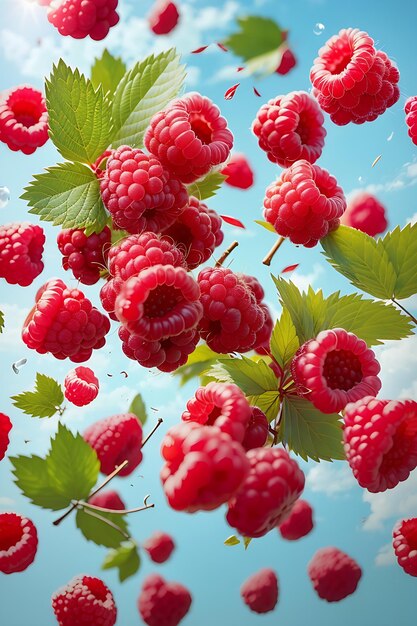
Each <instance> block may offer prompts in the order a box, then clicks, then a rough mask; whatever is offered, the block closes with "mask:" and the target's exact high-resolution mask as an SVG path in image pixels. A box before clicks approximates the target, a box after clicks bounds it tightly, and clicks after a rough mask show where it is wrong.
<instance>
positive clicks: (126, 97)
mask: <svg viewBox="0 0 417 626" xmlns="http://www.w3.org/2000/svg"><path fill="white" fill-rule="evenodd" d="M184 78H185V71H184V67H183V66H182V65H180V56H179V55H178V54H177V53H176V51H175V49H174V48H171V49H170V50H166V51H164V52H161V54H159V55H158V56H156V57H155V56H154V55H151V56H149V57H147V58H146V59H145V60H144V61H142V62H141V63H136V65H135V66H134V67H133V68H132V69H131V70H130V71H129V72H127V73H126V74H125V75H124V77H123V78H122V80H121V81H120V83H119V86H118V87H117V89H116V92H115V94H114V98H113V109H112V117H113V123H114V128H115V132H114V136H113V139H112V146H113V147H117V146H121V145H123V144H127V145H129V146H131V147H132V148H142V147H143V135H144V134H145V130H146V128H147V126H148V125H149V121H150V119H151V117H152V116H153V115H154V114H155V113H157V112H158V111H161V110H162V109H163V108H164V107H165V106H166V105H167V104H168V103H169V102H170V101H171V100H172V99H173V98H175V97H176V96H177V95H178V93H179V92H180V90H181V88H182V85H183V82H184Z"/></svg>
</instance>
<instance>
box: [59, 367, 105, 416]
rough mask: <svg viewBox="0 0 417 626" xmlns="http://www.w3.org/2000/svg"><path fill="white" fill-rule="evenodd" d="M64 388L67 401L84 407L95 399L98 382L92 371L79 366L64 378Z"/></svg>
mask: <svg viewBox="0 0 417 626" xmlns="http://www.w3.org/2000/svg"><path fill="white" fill-rule="evenodd" d="M64 388H65V392H64V395H65V397H66V399H67V400H69V401H70V402H72V404H75V406H86V405H87V404H90V402H92V401H93V400H94V399H95V398H97V395H98V389H99V382H98V378H96V376H95V374H94V372H93V370H91V369H90V368H89V367H83V366H82V365H80V366H79V367H76V368H75V369H73V370H71V371H70V372H68V374H67V375H66V376H65V380H64Z"/></svg>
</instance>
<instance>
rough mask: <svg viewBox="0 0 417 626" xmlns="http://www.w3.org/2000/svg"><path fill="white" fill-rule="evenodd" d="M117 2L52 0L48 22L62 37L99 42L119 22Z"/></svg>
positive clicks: (111, 0) (103, 0) (106, 0)
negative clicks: (88, 38) (89, 39)
mask: <svg viewBox="0 0 417 626" xmlns="http://www.w3.org/2000/svg"><path fill="white" fill-rule="evenodd" d="M118 3H119V0H52V2H51V3H50V4H49V8H48V21H49V22H50V23H51V24H52V25H53V26H55V28H57V29H58V31H59V33H60V34H61V35H64V36H69V37H73V38H74V39H84V38H85V37H91V39H94V40H95V41H100V40H101V39H104V38H105V37H107V35H108V33H109V30H110V28H111V27H112V26H115V25H116V24H117V23H118V21H119V15H118V13H117V12H116V9H117V5H118Z"/></svg>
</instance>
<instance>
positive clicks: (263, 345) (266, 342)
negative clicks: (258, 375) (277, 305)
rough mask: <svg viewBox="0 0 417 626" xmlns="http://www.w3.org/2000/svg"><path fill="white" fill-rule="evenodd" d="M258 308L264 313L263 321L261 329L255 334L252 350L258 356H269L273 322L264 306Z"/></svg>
mask: <svg viewBox="0 0 417 626" xmlns="http://www.w3.org/2000/svg"><path fill="white" fill-rule="evenodd" d="M260 307H261V309H262V311H263V312H264V315H265V321H264V325H263V326H262V328H261V329H260V330H259V331H258V332H257V333H256V343H255V346H254V350H255V352H257V353H258V354H269V353H270V351H271V347H270V343H271V335H272V331H273V330H274V320H273V319H272V316H271V312H270V310H269V308H268V307H267V305H266V304H261V305H260Z"/></svg>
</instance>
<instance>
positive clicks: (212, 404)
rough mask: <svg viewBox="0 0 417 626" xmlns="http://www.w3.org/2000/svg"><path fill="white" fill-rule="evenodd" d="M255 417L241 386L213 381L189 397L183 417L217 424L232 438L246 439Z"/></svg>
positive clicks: (200, 422)
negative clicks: (247, 431) (251, 419)
mask: <svg viewBox="0 0 417 626" xmlns="http://www.w3.org/2000/svg"><path fill="white" fill-rule="evenodd" d="M250 417H251V408H250V406H249V404H248V401H247V400H246V397H245V394H244V393H243V391H242V390H241V389H240V388H239V387H238V386H237V385H233V384H226V383H215V382H211V383H209V384H208V385H206V386H205V387H199V388H198V389H197V391H196V392H195V396H194V397H193V398H191V400H188V402H187V409H186V410H185V411H184V412H183V414H182V416H181V419H182V420H183V421H184V422H197V423H198V424H204V425H205V426H216V427H217V428H218V429H219V430H221V431H222V432H223V433H227V434H228V435H230V437H231V438H232V439H234V440H235V441H238V442H239V443H242V441H243V438H244V436H245V433H246V429H247V426H248V424H249V420H250Z"/></svg>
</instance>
